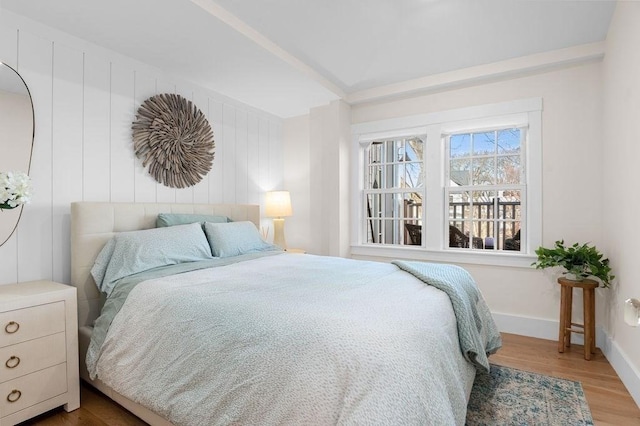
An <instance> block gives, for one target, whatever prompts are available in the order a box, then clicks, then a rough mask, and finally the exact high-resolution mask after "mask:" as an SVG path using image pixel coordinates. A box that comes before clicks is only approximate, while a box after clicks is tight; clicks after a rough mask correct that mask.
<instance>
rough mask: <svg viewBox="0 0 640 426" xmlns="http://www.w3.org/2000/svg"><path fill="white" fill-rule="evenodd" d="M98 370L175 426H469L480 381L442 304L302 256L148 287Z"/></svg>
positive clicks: (379, 274)
mask: <svg viewBox="0 0 640 426" xmlns="http://www.w3.org/2000/svg"><path fill="white" fill-rule="evenodd" d="M363 266H366V267H363ZM96 372H97V376H98V378H99V379H101V380H102V381H103V382H104V383H105V384H107V385H108V386H110V387H111V388H113V389H114V390H116V391H117V392H118V393H120V394H122V395H124V396H126V397H127V398H129V399H131V400H133V401H135V402H138V403H140V404H142V405H144V406H146V407H147V408H149V409H151V410H153V411H155V412H157V413H158V414H160V415H162V416H163V417H165V418H167V419H169V420H170V421H171V422H172V423H174V424H176V425H218V424H219V425H224V424H247V425H248V424H252V425H255V424H260V425H269V424H314V425H324V424H403V425H412V424H415V425H425V424H433V425H450V424H458V425H462V424H464V421H465V414H466V404H467V398H468V394H469V391H470V389H471V386H472V384H473V379H474V377H475V369H474V367H473V366H472V365H471V364H470V363H468V362H466V361H465V359H464V358H463V356H462V353H461V350H460V346H459V343H458V337H457V330H456V320H455V316H454V313H453V310H452V307H451V303H450V301H449V299H448V297H447V296H446V295H445V293H443V292H441V291H440V290H437V289H435V288H433V287H430V286H427V285H425V284H424V283H422V282H421V281H419V280H418V279H416V278H414V277H413V276H412V275H410V274H407V273H405V272H403V271H401V270H399V269H398V268H397V267H396V266H394V265H390V264H385V263H376V262H362V261H354V260H348V259H339V258H327V257H319V256H311V255H296V254H282V255H276V256H270V257H265V258H260V259H255V260H250V261H245V262H241V263H237V264H233V265H228V266H223V267H217V268H210V269H203V270H198V271H193V272H188V273H184V274H178V275H173V276H169V277H165V278H159V279H153V280H149V281H145V282H143V283H140V284H138V285H137V286H136V287H135V288H134V289H133V290H132V291H131V293H130V294H129V297H128V298H127V300H126V302H125V303H124V305H123V307H122V309H121V310H120V312H119V313H118V315H117V316H116V317H115V319H114V320H113V323H112V324H111V327H110V329H109V331H108V333H107V336H106V339H105V342H104V345H103V346H102V349H101V351H100V354H99V357H98V362H97V365H96Z"/></svg>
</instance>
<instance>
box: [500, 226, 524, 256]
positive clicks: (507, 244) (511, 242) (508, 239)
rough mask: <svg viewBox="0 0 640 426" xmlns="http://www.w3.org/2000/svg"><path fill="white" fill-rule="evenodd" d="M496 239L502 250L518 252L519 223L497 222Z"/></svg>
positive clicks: (519, 240)
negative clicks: (497, 231)
mask: <svg viewBox="0 0 640 426" xmlns="http://www.w3.org/2000/svg"><path fill="white" fill-rule="evenodd" d="M498 238H499V241H500V242H501V245H500V248H502V249H503V250H510V251H520V250H521V248H520V242H521V239H520V222H499V236H498Z"/></svg>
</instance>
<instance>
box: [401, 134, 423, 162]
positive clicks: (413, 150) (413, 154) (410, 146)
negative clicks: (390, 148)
mask: <svg viewBox="0 0 640 426" xmlns="http://www.w3.org/2000/svg"><path fill="white" fill-rule="evenodd" d="M423 153H424V141H423V140H422V139H421V138H411V139H408V140H407V141H406V145H405V160H406V161H422V159H423Z"/></svg>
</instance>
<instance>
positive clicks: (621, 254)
mask: <svg viewBox="0 0 640 426" xmlns="http://www.w3.org/2000/svg"><path fill="white" fill-rule="evenodd" d="M638 22H640V3H635V2H618V5H617V6H616V11H615V13H614V16H613V18H612V21H611V26H610V29H609V33H608V35H607V50H606V56H605V60H604V66H603V76H604V137H603V141H602V148H601V150H600V153H601V155H602V156H603V159H604V160H603V167H602V168H603V170H604V175H603V179H604V188H605V191H603V203H602V205H603V209H604V214H603V221H604V235H603V241H604V245H605V247H606V249H607V252H609V254H610V256H611V264H612V267H613V270H614V272H615V275H616V276H617V279H616V282H615V285H614V287H613V289H612V290H611V292H610V294H609V295H610V298H609V299H610V304H609V308H610V309H609V312H608V317H607V330H608V333H609V335H610V337H611V341H612V342H611V347H610V348H608V350H609V353H610V355H609V354H608V355H607V356H608V358H609V359H610V360H611V361H612V364H613V365H614V367H615V368H616V370H618V373H619V374H620V376H621V377H622V379H623V381H625V384H626V385H627V388H628V389H629V390H630V391H631V394H632V395H633V397H634V398H635V400H636V402H637V403H638V404H639V405H640V327H638V328H632V327H629V326H627V325H625V324H624V322H623V315H622V309H621V307H622V304H623V302H624V300H625V299H628V298H631V297H635V298H638V299H640V279H639V275H638V258H639V257H638V248H637V242H638V241H640V228H638V225H637V224H638V213H639V212H640V196H638V189H637V184H638V182H640V167H638V160H639V159H640V143H639V141H638V135H639V134H640V124H638V123H640V121H639V120H640V52H639V51H638V46H640V27H639V26H638ZM625 364H628V365H629V368H628V369H626V370H625V368H624V365H625Z"/></svg>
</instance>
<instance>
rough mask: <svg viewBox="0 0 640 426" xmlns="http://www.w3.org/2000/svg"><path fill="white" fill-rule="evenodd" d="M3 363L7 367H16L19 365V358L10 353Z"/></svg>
mask: <svg viewBox="0 0 640 426" xmlns="http://www.w3.org/2000/svg"><path fill="white" fill-rule="evenodd" d="M4 365H5V366H6V367H7V368H16V367H17V366H18V365H20V358H19V357H17V356H15V355H12V356H11V358H9V359H8V360H7V362H5V363H4Z"/></svg>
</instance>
